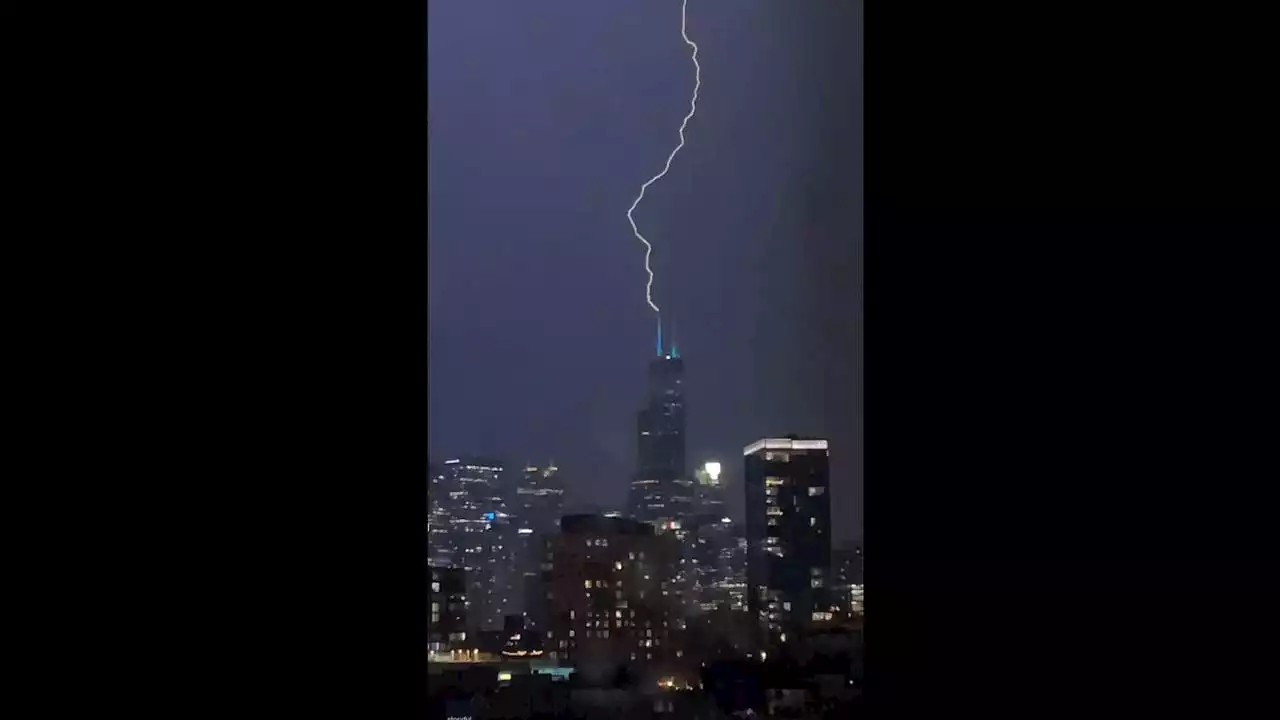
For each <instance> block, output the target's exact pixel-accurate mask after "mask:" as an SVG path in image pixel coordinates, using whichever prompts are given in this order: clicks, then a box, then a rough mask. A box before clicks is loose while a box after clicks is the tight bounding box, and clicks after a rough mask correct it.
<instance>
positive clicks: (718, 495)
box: [694, 460, 728, 517]
mask: <svg viewBox="0 0 1280 720" xmlns="http://www.w3.org/2000/svg"><path fill="white" fill-rule="evenodd" d="M721 473H722V468H721V465H720V463H718V462H715V461H714V460H713V461H711V462H707V463H703V465H702V467H700V468H698V471H697V472H696V473H694V475H695V477H696V478H697V480H698V483H697V487H696V488H695V489H696V491H697V494H698V497H697V510H698V512H699V513H706V514H708V515H718V516H720V517H724V516H725V515H727V514H728V511H727V510H726V506H725V501H724V495H725V492H724V481H723V480H722V478H721Z"/></svg>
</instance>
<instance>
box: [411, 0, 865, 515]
mask: <svg viewBox="0 0 1280 720" xmlns="http://www.w3.org/2000/svg"><path fill="white" fill-rule="evenodd" d="M840 5H853V3H848V4H844V3H820V2H795V3H791V2H786V3H784V2H770V1H767V0H740V1H735V2H727V1H725V0H704V1H698V0H691V2H690V3H689V34H690V37H691V38H692V39H693V40H694V41H695V42H697V43H698V45H699V48H700V52H699V55H698V59H699V61H700V62H701V64H702V77H703V84H702V89H701V93H700V96H699V101H698V113H697V115H696V116H695V117H694V118H693V120H692V121H691V122H690V123H689V128H688V131H687V133H686V135H687V139H688V143H687V144H686V146H685V148H684V149H683V150H682V151H681V153H680V155H679V156H677V158H676V160H675V162H674V163H673V165H672V169H671V172H670V173H669V174H668V175H667V176H666V177H665V178H663V179H662V180H660V181H659V182H658V183H657V184H655V185H654V186H653V187H652V188H651V189H650V191H649V193H648V194H647V195H646V198H645V201H644V203H642V204H641V206H640V208H639V209H638V210H637V211H636V220H637V223H638V224H639V226H640V228H641V231H642V232H643V233H644V234H645V236H646V237H647V238H649V240H650V241H651V242H653V244H654V247H655V250H654V261H653V265H654V268H655V270H656V273H657V278H656V281H655V285H654V299H655V301H656V302H658V304H659V305H661V306H662V307H663V309H664V314H665V315H666V316H667V318H668V320H672V319H673V320H674V321H675V324H676V334H677V339H678V341H679V343H680V347H681V351H682V354H683V355H684V356H685V358H686V360H687V367H688V379H687V402H688V410H689V433H690V438H689V440H690V442H689V455H690V459H691V460H695V461H696V460H700V459H706V458H712V457H714V458H718V459H720V460H722V461H724V462H725V464H726V467H727V469H728V475H729V478H730V480H731V481H733V480H736V479H737V478H738V476H739V475H740V474H741V448H742V446H743V445H745V444H747V443H748V442H750V441H752V440H754V439H756V438H758V437H760V436H764V435H776V434H781V433H786V432H798V433H806V434H815V435H825V436H828V437H830V438H831V440H832V442H833V451H832V455H833V458H832V462H833V472H834V474H835V475H836V478H837V479H836V480H835V484H836V488H834V489H833V495H834V497H835V502H836V508H835V512H836V513H837V514H839V515H840V516H842V517H853V518H860V516H861V487H862V471H861V467H862V462H861V454H862V445H861V429H862V410H861V375H862V373H861V367H862V360H861V334H862V331H861V317H862V305H861V200H860V198H861V136H862V127H861V101H860V96H861V88H860V82H861V80H860V78H861V50H860V47H858V45H859V43H860V31H859V32H858V33H856V34H853V35H849V36H847V37H836V36H834V35H833V34H832V33H830V32H829V30H830V28H831V27H832V26H833V24H834V23H835V22H836V21H837V15H843V14H844V12H843V11H842V10H841V8H838V7H834V6H840ZM679 23H680V3H679V2H678V0H655V1H646V2H640V1H638V0H626V1H623V0H619V1H618V2H609V3H602V2H595V1H592V0H543V1H542V2H537V3H530V2H516V1H514V0H487V1H476V2H435V3H432V4H431V6H430V16H429V37H428V41H429V45H428V48H429V55H430V57H429V68H428V76H429V77H428V79H429V86H428V88H429V99H430V108H431V122H432V127H431V134H432V137H431V167H430V173H431V198H430V206H431V218H430V231H431V237H430V266H429V270H428V278H429V294H430V315H429V322H430V327H429V343H430V344H429V349H430V355H429V380H430V390H429V398H430V408H429V415H430V417H429V426H430V432H431V437H430V438H429V445H430V447H431V449H432V452H433V453H439V454H445V453H466V452H481V453H486V454H496V455H499V456H502V457H504V458H506V459H507V460H508V462H511V463H522V462H525V461H526V460H534V461H543V460H546V459H547V458H548V457H551V456H554V458H555V459H556V460H557V461H558V462H559V463H560V464H561V466H562V467H563V468H564V469H565V471H566V473H567V475H568V477H569V479H570V482H571V485H572V487H573V489H574V491H576V492H577V493H579V498H580V499H581V500H583V501H587V502H600V503H608V502H620V501H621V499H622V498H623V496H624V491H625V487H626V483H627V480H628V479H629V476H630V474H631V472H632V470H633V466H634V445H635V443H634V438H633V433H634V430H635V411H636V410H637V409H638V407H639V404H640V402H641V400H642V396H643V387H644V372H645V363H646V362H647V360H648V358H649V356H650V355H651V353H652V348H653V334H654V321H653V315H652V314H651V312H650V311H649V310H648V308H647V307H646V305H645V302H644V281H645V274H644V269H643V253H644V248H643V246H642V245H641V244H640V243H639V241H637V240H636V239H635V237H634V236H633V235H632V234H631V231H630V226H629V225H628V223H627V220H626V214H625V213H626V209H627V207H629V206H630V203H631V201H632V200H633V199H634V198H635V194H636V192H637V190H638V189H639V185H640V183H642V182H643V181H644V180H646V179H648V178H649V177H651V176H652V175H653V174H654V173H656V172H657V171H658V170H660V169H661V167H662V163H663V162H664V161H665V159H666V156H667V154H668V153H669V152H670V151H671V149H672V148H673V147H674V146H675V143H676V142H677V141H678V136H677V134H676V131H677V128H678V127H679V123H680V119H681V118H682V117H683V115H684V114H685V112H686V111H687V110H688V102H689V95H690V92H691V90H692V87H693V65H692V63H691V61H690V59H689V49H688V47H687V46H686V45H685V44H684V43H683V41H682V39H681V37H680V27H679ZM734 502H735V504H736V505H740V504H741V498H738V497H735V498H734ZM860 525H861V522H860V519H858V520H857V522H856V525H855V524H853V523H850V524H847V525H846V526H845V528H844V529H845V534H846V535H849V534H853V533H856V532H859V531H860Z"/></svg>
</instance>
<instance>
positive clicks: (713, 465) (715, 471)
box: [702, 460, 720, 480]
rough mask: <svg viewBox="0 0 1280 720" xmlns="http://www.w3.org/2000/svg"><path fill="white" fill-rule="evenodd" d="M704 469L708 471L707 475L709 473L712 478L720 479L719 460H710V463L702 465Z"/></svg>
mask: <svg viewBox="0 0 1280 720" xmlns="http://www.w3.org/2000/svg"><path fill="white" fill-rule="evenodd" d="M702 469H703V470H706V471H707V475H708V476H709V477H710V478H711V479H712V480H719V479H720V463H718V462H716V461H714V460H712V461H711V462H709V463H707V464H705V465H703V466H702Z"/></svg>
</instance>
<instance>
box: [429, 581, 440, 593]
mask: <svg viewBox="0 0 1280 720" xmlns="http://www.w3.org/2000/svg"><path fill="white" fill-rule="evenodd" d="M431 592H440V583H438V582H433V583H431Z"/></svg>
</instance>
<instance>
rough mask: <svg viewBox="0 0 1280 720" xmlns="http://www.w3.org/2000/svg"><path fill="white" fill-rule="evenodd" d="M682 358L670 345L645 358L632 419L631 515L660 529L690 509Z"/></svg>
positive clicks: (691, 507)
mask: <svg viewBox="0 0 1280 720" xmlns="http://www.w3.org/2000/svg"><path fill="white" fill-rule="evenodd" d="M683 383H684V360H683V359H682V358H681V357H680V356H679V354H678V353H676V352H675V349H674V348H673V349H672V351H671V352H670V353H666V354H663V353H662V352H661V345H659V356H658V357H656V358H654V359H653V360H651V361H650V362H649V382H648V397H647V400H646V403H645V407H644V409H643V410H641V411H640V413H639V414H638V416H637V421H636V431H637V436H636V460H637V469H636V476H635V478H634V479H633V480H632V483H631V491H630V500H629V504H630V508H629V509H630V513H631V516H632V517H633V518H634V519H636V520H639V521H640V522H645V523H649V524H651V525H653V526H654V527H655V528H657V529H658V530H659V531H660V532H661V531H663V530H665V529H668V528H670V527H673V526H678V525H679V523H680V521H682V520H684V519H685V518H686V517H687V516H688V515H689V514H691V512H692V510H693V504H694V494H695V493H694V488H693V481H692V479H690V478H689V476H688V467H687V465H686V458H685V408H684V384H683Z"/></svg>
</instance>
